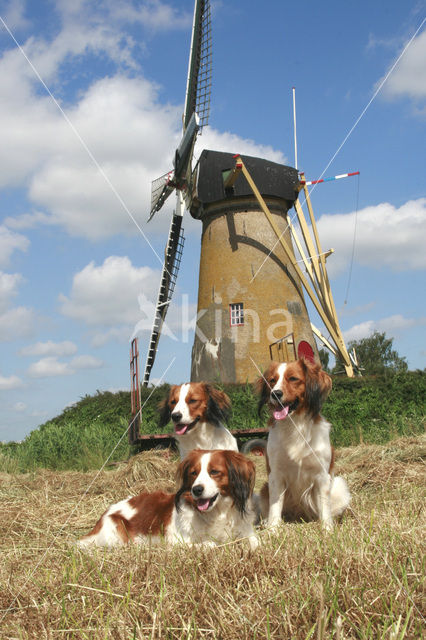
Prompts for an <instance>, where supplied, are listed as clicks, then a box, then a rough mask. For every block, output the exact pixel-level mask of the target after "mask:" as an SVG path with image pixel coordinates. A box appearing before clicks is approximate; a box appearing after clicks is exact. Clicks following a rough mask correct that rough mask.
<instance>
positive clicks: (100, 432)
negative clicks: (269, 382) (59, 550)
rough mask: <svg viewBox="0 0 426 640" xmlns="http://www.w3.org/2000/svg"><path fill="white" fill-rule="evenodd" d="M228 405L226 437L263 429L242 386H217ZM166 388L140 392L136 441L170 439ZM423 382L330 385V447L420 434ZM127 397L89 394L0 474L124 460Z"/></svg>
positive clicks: (35, 435) (19, 450)
mask: <svg viewBox="0 0 426 640" xmlns="http://www.w3.org/2000/svg"><path fill="white" fill-rule="evenodd" d="M221 388H222V389H223V390H224V391H225V392H226V393H227V394H228V395H229V396H230V398H231V402H232V417H231V420H230V424H229V427H230V429H231V430H237V429H238V430H242V429H258V428H259V427H266V421H267V417H268V416H267V412H264V413H263V414H262V417H261V418H259V417H258V415H257V403H258V398H257V396H256V394H255V393H254V391H253V387H252V385H250V384H243V385H237V384H235V385H221ZM168 390H169V385H167V384H164V385H162V386H161V387H156V388H148V389H146V388H143V389H142V392H141V401H142V407H143V409H142V424H141V427H140V431H141V433H160V432H161V431H163V432H164V431H171V427H167V428H166V429H160V428H159V426H158V404H159V402H160V401H161V400H162V399H164V398H165V397H166V395H167V393H168ZM425 401H426V375H425V372H424V371H409V372H400V373H394V374H387V375H380V376H379V375H377V376H365V377H363V378H352V379H349V378H345V377H337V376H335V377H334V378H333V390H332V392H331V394H330V397H329V399H328V400H327V402H326V403H325V405H324V407H323V415H324V416H325V417H326V418H327V419H328V420H329V421H330V422H331V423H332V432H331V438H332V442H333V444H334V445H335V446H338V447H341V446H349V445H355V444H358V443H360V442H366V443H378V444H380V443H384V442H387V441H388V440H390V439H392V438H394V437H397V436H401V435H412V434H416V433H420V432H422V431H423V430H424V416H425ZM130 417H131V416H130V393H128V392H125V391H120V392H118V393H111V392H99V391H98V392H97V393H96V394H95V395H94V396H85V397H84V398H82V399H81V400H80V401H79V402H78V403H76V404H75V405H73V406H72V407H68V408H67V409H65V411H64V412H63V413H62V414H61V415H59V416H57V417H56V418H54V419H53V420H49V421H48V422H46V423H45V424H43V425H41V426H40V427H39V428H38V429H36V430H34V431H32V432H31V433H30V434H29V435H28V436H27V437H26V438H25V440H24V441H23V442H22V443H8V444H6V445H2V446H0V468H1V469H2V470H4V471H7V470H12V469H13V470H21V471H27V470H30V469H33V468H36V467H46V468H50V469H58V470H64V469H78V470H86V469H94V468H99V467H101V466H102V465H103V464H104V463H105V462H106V461H107V460H108V461H116V460H122V459H125V458H127V457H128V456H129V455H130V453H131V449H130V446H129V443H128V437H127V425H128V424H129V421H130Z"/></svg>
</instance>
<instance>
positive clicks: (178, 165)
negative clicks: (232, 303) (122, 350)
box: [143, 0, 212, 386]
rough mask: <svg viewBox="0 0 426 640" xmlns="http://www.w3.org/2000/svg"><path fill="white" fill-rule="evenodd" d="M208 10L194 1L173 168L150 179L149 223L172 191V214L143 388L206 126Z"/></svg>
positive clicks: (177, 262)
mask: <svg viewBox="0 0 426 640" xmlns="http://www.w3.org/2000/svg"><path fill="white" fill-rule="evenodd" d="M211 62H212V39H211V10H210V0H195V6H194V21H193V27H192V38H191V49H190V54H189V64H188V78H187V84H186V94H185V108H184V113H183V118H182V125H183V127H182V129H183V131H182V139H181V142H180V144H179V146H178V148H177V149H176V151H175V157H174V163H173V164H174V169H173V170H171V171H170V172H168V173H167V174H165V175H164V176H162V177H161V178H158V179H157V180H154V182H153V183H152V189H151V211H150V216H149V220H151V218H152V216H153V215H154V214H155V213H156V212H157V211H159V210H160V209H161V207H162V206H163V204H164V202H165V201H166V199H167V198H168V197H169V195H170V194H171V193H172V192H173V191H174V190H176V193H177V201H176V211H175V213H174V215H173V218H172V221H171V225H170V230H169V236H168V240H167V245H166V251H165V260H164V264H163V271H162V275H161V283H160V289H159V291H158V296H157V305H156V308H155V317H154V322H153V326H152V331H151V338H150V342H149V347H148V354H147V359H146V364H145V373H144V377H143V385H144V386H147V385H148V382H149V378H150V375H151V369H152V367H153V365H154V361H155V356H156V352H157V346H158V341H159V339H160V335H161V329H162V326H163V323H164V319H165V317H166V314H167V311H168V307H169V304H170V301H171V298H172V295H173V291H174V288H175V284H176V278H177V274H178V271H179V266H180V262H181V258H182V251H183V242H184V239H183V229H182V216H183V213H184V209H185V205H184V198H183V194H182V192H185V198H186V200H188V198H189V199H190V193H191V185H190V179H191V172H192V156H193V153H194V146H195V141H196V137H197V134H198V133H199V132H201V130H202V128H203V127H204V126H206V125H207V123H208V117H209V111H210V91H211V75H212V73H211Z"/></svg>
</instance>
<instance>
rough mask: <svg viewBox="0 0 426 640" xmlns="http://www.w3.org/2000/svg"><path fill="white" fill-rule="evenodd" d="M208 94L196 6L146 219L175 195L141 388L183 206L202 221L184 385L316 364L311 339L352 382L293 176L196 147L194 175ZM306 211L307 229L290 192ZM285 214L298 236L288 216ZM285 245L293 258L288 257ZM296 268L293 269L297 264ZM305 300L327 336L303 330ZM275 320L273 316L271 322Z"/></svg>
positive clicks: (300, 187)
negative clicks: (176, 124) (169, 142)
mask: <svg viewBox="0 0 426 640" xmlns="http://www.w3.org/2000/svg"><path fill="white" fill-rule="evenodd" d="M210 87H211V26H210V5H209V0H195V9H194V22H193V31H192V41H191V50H190V59H189V69H188V79H187V88H186V99H185V109H184V115H183V134H182V140H181V142H180V144H179V146H178V148H177V150H176V152H175V159H174V167H173V170H171V171H170V172H169V173H167V174H166V175H165V176H162V177H161V178H159V179H158V180H156V181H154V183H153V188H152V201H151V213H150V219H151V218H152V216H153V215H154V214H155V213H157V212H158V211H159V210H160V209H161V207H162V206H163V204H164V202H165V200H166V198H167V197H169V195H170V194H171V193H172V192H173V191H176V194H177V203H176V210H175V212H174V214H173V216H172V220H171V225H170V231H169V236H168V240H167V245H166V250H165V260H164V265H163V271H162V277H161V283H160V289H159V293H158V298H157V305H156V312H155V318H154V323H153V328H152V333H151V338H150V342H149V347H148V355H147V360H146V365H145V373H144V378H143V385H145V386H146V385H147V384H148V381H149V377H150V372H151V369H152V366H153V363H154V359H155V355H156V351H157V346H158V341H159V338H160V334H161V328H162V325H163V322H164V318H165V316H166V313H167V309H168V306H169V304H170V301H171V296H172V294H173V290H174V287H175V283H176V277H177V272H178V269H179V265H180V261H181V257H182V251H183V233H182V217H183V213H184V209H185V206H186V208H187V209H188V210H189V211H190V214H191V215H192V217H194V218H196V219H198V220H201V222H202V237H201V255H200V275H199V289H198V313H197V325H196V331H195V338H194V345H193V349H192V365H191V380H193V381H197V380H209V381H215V380H217V379H220V380H221V381H222V382H246V381H252V380H253V379H254V378H256V377H257V375H258V371H259V370H263V368H264V365H265V364H266V363H267V361H268V360H270V359H274V360H280V361H292V360H295V359H297V358H298V357H300V356H304V357H308V358H312V359H314V358H316V359H318V350H317V345H316V340H315V337H314V335H315V336H317V338H319V339H320V340H321V341H322V342H323V344H325V345H326V346H327V347H328V348H330V349H331V350H332V351H333V353H334V354H335V355H336V356H337V357H338V358H339V359H340V360H342V362H343V364H344V366H345V369H346V373H347V375H349V376H351V375H353V368H352V363H351V360H350V357H349V354H348V352H347V350H346V347H345V343H344V340H343V336H342V333H341V330H340V327H339V322H338V318H337V314H336V310H335V307H334V302H333V297H332V294H331V289H330V283H329V280H328V275H327V269H326V258H327V256H328V255H329V254H330V253H331V252H332V250H330V251H329V252H323V251H322V248H321V245H320V242H319V237H318V233H317V229H316V225H315V218H314V215H313V210H312V205H311V202H310V199H309V192H308V183H307V182H306V180H305V176H304V174H301V175H299V172H298V171H297V169H294V168H292V167H288V166H285V165H281V164H278V163H274V162H270V161H268V160H265V159H262V158H255V157H248V156H244V158H241V156H240V155H238V154H237V155H236V156H233V154H230V153H223V152H217V151H210V150H204V151H203V152H202V153H201V155H200V158H199V160H198V163H197V164H196V166H195V168H194V170H192V157H193V150H194V145H195V140H196V137H197V134H198V133H199V132H200V130H201V128H202V127H203V126H204V125H205V124H207V119H208V113H209V105H210ZM302 191H303V194H304V196H305V202H306V204H307V206H308V210H309V220H310V223H308V222H307V220H306V218H305V216H304V213H303V209H302V205H301V203H300V201H299V193H300V192H302ZM292 207H294V208H295V210H296V214H297V218H298V222H299V227H300V230H301V234H302V240H301V239H300V237H299V235H298V233H297V231H296V229H295V226H294V224H293V223H292V220H291V218H290V216H289V214H288V212H289V210H290V209H291V208H292ZM293 243H294V244H295V245H296V247H297V251H298V253H299V256H301V260H298V259H297V258H296V254H295V252H294V248H293ZM300 262H302V267H303V268H304V270H303V268H301V266H300V264H299V263H300ZM305 293H307V294H308V296H309V298H310V299H311V301H312V302H313V305H314V307H315V309H316V311H317V312H318V314H319V316H320V318H321V320H322V322H323V324H324V325H325V327H326V329H327V331H328V334H329V337H328V338H327V337H325V336H324V335H323V334H322V333H321V331H320V330H319V329H317V328H316V327H315V326H314V325H312V324H311V322H310V318H309V314H308V311H307V307H306V303H305V297H304V295H305ZM278 316H279V317H278Z"/></svg>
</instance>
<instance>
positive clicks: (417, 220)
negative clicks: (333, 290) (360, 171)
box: [317, 198, 426, 275]
mask: <svg viewBox="0 0 426 640" xmlns="http://www.w3.org/2000/svg"><path fill="white" fill-rule="evenodd" d="M355 222H356V225H355ZM317 224H318V230H319V235H320V238H321V244H322V246H323V247H324V250H326V249H328V248H331V247H332V248H334V249H335V253H334V254H333V255H332V256H331V257H330V258H329V259H328V261H327V269H328V271H329V273H330V275H336V274H338V273H340V272H341V271H343V270H344V269H345V268H346V267H347V265H348V262H349V260H350V257H351V254H352V243H353V238H354V231H355V226H356V244H355V262H357V263H359V264H361V265H364V266H368V267H372V268H376V269H380V268H387V269H390V270H391V271H406V270H410V269H413V270H415V269H424V268H425V267H426V252H425V250H424V238H425V235H426V198H420V199H419V200H410V201H409V202H407V203H405V204H404V205H402V206H401V207H399V209H398V208H396V207H394V206H393V205H391V204H389V203H383V204H379V205H377V206H373V207H367V208H366V209H363V210H361V211H359V212H358V214H355V213H348V214H338V215H323V216H321V217H320V219H319V220H318V223H317Z"/></svg>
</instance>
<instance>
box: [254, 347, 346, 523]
mask: <svg viewBox="0 0 426 640" xmlns="http://www.w3.org/2000/svg"><path fill="white" fill-rule="evenodd" d="M258 390H259V391H260V394H261V396H260V401H259V413H260V410H261V408H262V406H263V405H264V404H267V405H268V408H269V411H270V413H271V417H270V419H269V422H268V425H269V427H270V430H269V435H268V444H267V466H268V483H266V484H265V485H264V486H263V488H262V490H261V493H260V508H261V512H262V515H263V517H265V518H266V517H267V518H268V525H269V526H272V527H273V526H275V525H277V524H278V523H279V522H281V518H289V519H294V518H303V519H305V520H315V519H319V520H320V521H321V522H322V524H323V526H324V527H325V528H327V529H329V528H331V527H332V525H333V517H336V516H340V515H342V514H343V512H344V511H345V509H346V508H347V507H348V505H349V501H350V494H349V489H348V487H347V485H346V482H345V481H344V479H343V478H342V477H339V476H338V477H334V474H333V464H334V451H333V448H332V446H331V444H330V426H331V425H330V424H329V423H328V422H327V421H326V420H325V419H324V418H323V417H322V416H321V414H320V409H321V406H322V403H323V402H324V400H325V399H326V398H327V396H328V394H329V392H330V390H331V378H330V376H329V375H327V374H326V373H325V371H323V370H322V369H321V367H320V365H319V364H314V363H311V362H308V361H307V360H304V359H300V360H298V361H297V362H290V363H278V362H272V363H271V365H270V366H269V368H268V369H267V370H266V371H265V373H264V374H263V376H262V377H261V378H260V379H259V380H258Z"/></svg>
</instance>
